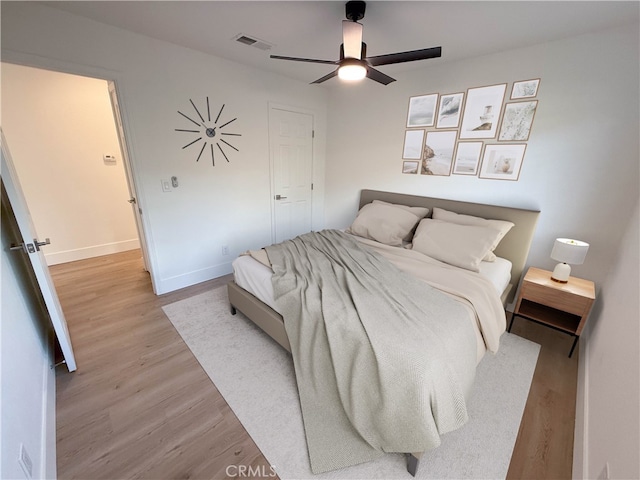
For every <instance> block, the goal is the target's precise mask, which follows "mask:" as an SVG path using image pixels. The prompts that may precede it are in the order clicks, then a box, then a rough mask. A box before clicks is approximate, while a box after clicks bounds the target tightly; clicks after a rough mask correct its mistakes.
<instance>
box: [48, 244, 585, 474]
mask: <svg viewBox="0 0 640 480" xmlns="http://www.w3.org/2000/svg"><path fill="white" fill-rule="evenodd" d="M51 272H52V276H53V279H54V283H55V285H56V289H57V291H58V295H59V297H60V301H61V304H62V307H63V310H64V313H65V315H66V318H67V321H68V324H69V330H70V334H71V338H72V341H73V345H74V350H75V353H76V360H77V363H78V370H77V371H76V372H74V373H68V372H67V371H66V370H65V369H64V367H58V370H57V376H56V382H57V394H56V396H57V402H56V403H57V407H56V408H57V456H58V477H59V478H60V479H72V478H77V479H125V478H126V479H138V478H139V479H162V478H167V479H169V478H171V479H177V478H209V479H211V478H230V476H233V475H237V474H238V467H240V468H245V469H249V467H251V472H253V473H256V472H258V473H261V475H257V476H256V475H254V478H260V477H263V478H277V477H274V476H272V475H273V472H272V470H271V467H270V465H269V462H268V461H267V459H266V458H265V457H264V456H263V455H262V453H261V452H260V450H259V449H258V448H257V446H256V445H255V443H254V442H253V440H252V439H251V437H249V435H248V434H247V432H246V430H245V429H244V427H243V426H242V425H241V424H240V422H239V421H238V419H237V418H236V416H235V414H234V413H233V411H232V410H231V409H230V408H229V406H228V405H227V403H226V402H225V400H224V398H222V396H221V395H220V393H219V392H218V390H217V389H216V387H215V385H214V384H213V383H212V382H211V380H210V379H209V377H208V376H207V374H206V373H205V372H204V370H203V369H202V367H201V366H200V364H199V363H198V362H197V360H196V359H195V357H193V355H192V354H191V351H190V350H189V348H188V347H187V346H186V344H185V343H184V341H183V340H182V338H181V337H180V335H179V334H178V333H177V332H176V330H175V328H174V327H173V325H172V324H171V322H170V321H169V320H168V319H167V317H166V316H165V315H164V312H163V311H162V306H163V305H167V304H170V303H173V302H175V301H178V300H182V299H184V298H188V297H190V296H193V295H197V294H199V293H202V292H205V291H207V290H210V289H212V288H215V287H217V286H221V285H224V284H225V283H226V282H227V281H228V280H229V278H230V277H229V276H226V277H222V278H220V279H216V280H212V281H208V282H204V283H202V284H199V285H195V286H193V287H189V288H186V289H183V290H180V291H177V292H172V293H170V294H167V295H161V296H156V295H155V294H154V293H153V291H152V289H151V282H150V279H149V275H148V273H147V272H145V271H144V270H143V268H142V259H141V254H140V251H139V250H132V251H128V252H123V253H118V254H114V255H107V256H103V257H97V258H94V259H88V260H82V261H79V262H72V263H68V264H62V265H56V266H53V267H51ZM513 333H516V334H518V335H521V336H523V337H526V338H529V339H531V340H533V341H535V342H537V343H540V344H541V345H542V349H541V353H540V358H539V360H538V365H537V367H536V372H535V375H534V380H533V384H532V387H531V391H530V394H529V398H528V401H527V406H526V408H525V413H524V415H523V419H522V423H521V425H520V431H519V433H518V439H517V442H516V446H515V448H514V452H513V456H512V460H511V465H510V467H509V473H508V478H510V479H516V478H557V479H562V478H567V479H568V478H571V464H572V448H573V428H574V420H573V419H574V417H575V395H576V388H577V386H576V379H577V354H576V353H574V357H573V358H571V359H568V358H567V357H566V356H567V353H568V349H569V348H570V342H571V339H570V338H569V337H567V336H565V335H562V334H559V333H558V332H554V331H552V330H550V329H545V328H543V327H540V326H539V325H535V324H532V323H527V322H524V321H521V320H518V321H516V324H515V325H514V328H513ZM421 468H428V465H422V466H421ZM246 471H247V470H245V472H246Z"/></svg>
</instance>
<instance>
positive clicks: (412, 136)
mask: <svg viewBox="0 0 640 480" xmlns="http://www.w3.org/2000/svg"><path fill="white" fill-rule="evenodd" d="M423 141H424V130H407V131H406V132H405V133H404V148H403V150H402V158H404V159H407V160H420V159H421V158H422V142H423Z"/></svg>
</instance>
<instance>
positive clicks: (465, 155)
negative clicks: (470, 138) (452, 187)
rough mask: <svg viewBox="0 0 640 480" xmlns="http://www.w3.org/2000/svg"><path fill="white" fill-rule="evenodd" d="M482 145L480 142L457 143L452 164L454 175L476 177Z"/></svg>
mask: <svg viewBox="0 0 640 480" xmlns="http://www.w3.org/2000/svg"><path fill="white" fill-rule="evenodd" d="M482 145H483V143H482V142H458V147H457V148H456V154H455V157H454V158H455V159H454V162H453V173H454V174H456V175H477V174H478V165H480V154H481V153H482Z"/></svg>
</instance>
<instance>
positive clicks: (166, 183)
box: [161, 180, 171, 192]
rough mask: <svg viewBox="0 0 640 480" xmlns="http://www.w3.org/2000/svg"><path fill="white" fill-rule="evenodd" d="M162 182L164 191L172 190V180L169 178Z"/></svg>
mask: <svg viewBox="0 0 640 480" xmlns="http://www.w3.org/2000/svg"><path fill="white" fill-rule="evenodd" d="M161 182H162V191H163V192H170V191H171V181H169V180H161Z"/></svg>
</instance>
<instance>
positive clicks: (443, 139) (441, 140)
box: [420, 130, 457, 176]
mask: <svg viewBox="0 0 640 480" xmlns="http://www.w3.org/2000/svg"><path fill="white" fill-rule="evenodd" d="M456 136H457V132H456V131H455V130H451V131H447V132H427V139H426V141H425V144H424V156H423V157H422V170H421V172H420V173H422V174H423V175H445V176H448V175H451V163H452V162H453V150H454V148H455V145H456Z"/></svg>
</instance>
